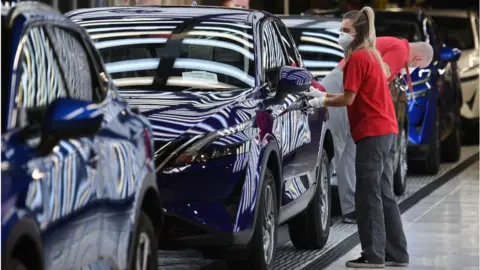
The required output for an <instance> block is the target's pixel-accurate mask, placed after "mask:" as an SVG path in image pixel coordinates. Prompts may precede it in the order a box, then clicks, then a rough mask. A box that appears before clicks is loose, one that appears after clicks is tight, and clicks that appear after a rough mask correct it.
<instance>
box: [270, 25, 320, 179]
mask: <svg viewBox="0 0 480 270" xmlns="http://www.w3.org/2000/svg"><path fill="white" fill-rule="evenodd" d="M275 23H276V26H277V30H278V32H279V36H280V38H281V41H282V43H283V47H284V50H285V53H286V55H287V59H289V61H293V62H294V63H295V65H296V66H298V67H303V61H302V58H301V56H300V53H299V52H298V50H297V47H296V45H295V41H294V40H293V38H292V36H291V34H290V31H289V30H288V29H287V27H286V26H285V24H283V22H280V21H277V22H275ZM326 110H327V109H326V108H318V109H311V110H310V112H309V111H307V110H296V111H294V114H295V121H299V122H301V123H302V125H301V127H302V129H300V130H299V132H300V133H299V134H297V139H298V142H297V144H296V145H295V146H294V149H295V150H294V153H295V156H294V157H293V160H292V163H293V164H295V170H294V172H293V174H296V175H305V174H306V175H308V177H309V178H312V179H310V182H314V181H315V179H313V175H310V174H309V173H310V172H312V171H314V170H315V168H316V165H317V158H318V151H319V148H320V147H321V144H320V142H321V139H322V138H321V136H322V128H323V124H324V122H325V121H326V120H327V114H326ZM306 138H309V139H306ZM288 173H289V170H287V174H288Z"/></svg>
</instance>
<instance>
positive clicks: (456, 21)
mask: <svg viewBox="0 0 480 270" xmlns="http://www.w3.org/2000/svg"><path fill="white" fill-rule="evenodd" d="M433 20H434V22H435V24H436V25H437V28H438V31H439V32H440V35H441V37H442V39H443V41H444V42H445V43H446V44H447V45H448V46H453V47H457V48H459V49H461V50H468V49H474V48H475V45H474V37H473V29H472V28H473V27H472V24H471V22H470V19H469V18H453V17H433Z"/></svg>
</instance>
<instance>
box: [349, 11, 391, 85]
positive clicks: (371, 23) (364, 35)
mask: <svg viewBox="0 0 480 270" xmlns="http://www.w3.org/2000/svg"><path fill="white" fill-rule="evenodd" d="M343 19H349V20H351V21H352V23H353V28H355V32H356V34H355V37H354V40H353V42H352V43H351V44H350V46H349V47H348V48H347V49H346V50H345V61H347V60H348V58H349V57H350V56H351V55H352V53H353V52H355V51H356V50H359V49H365V50H367V51H369V52H371V54H373V56H374V57H375V58H377V61H378V62H379V63H380V65H381V67H382V70H383V72H384V74H385V76H387V77H389V76H390V69H389V68H388V66H387V65H386V64H385V62H383V59H382V57H381V55H380V53H379V52H378V50H377V48H376V47H375V45H376V44H375V41H376V39H377V35H376V31H375V12H374V11H373V9H372V8H371V7H363V8H362V9H361V10H352V11H349V12H347V13H345V15H344V16H343Z"/></svg>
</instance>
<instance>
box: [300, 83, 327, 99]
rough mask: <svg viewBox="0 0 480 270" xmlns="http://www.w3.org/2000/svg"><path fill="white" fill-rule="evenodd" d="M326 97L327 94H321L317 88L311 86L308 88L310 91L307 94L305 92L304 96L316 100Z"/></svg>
mask: <svg viewBox="0 0 480 270" xmlns="http://www.w3.org/2000/svg"><path fill="white" fill-rule="evenodd" d="M326 95H327V93H325V92H321V91H320V90H318V89H317V88H315V87H313V86H310V89H308V92H305V96H307V97H315V98H318V97H325V96H326Z"/></svg>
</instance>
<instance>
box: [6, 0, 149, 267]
mask: <svg viewBox="0 0 480 270" xmlns="http://www.w3.org/2000/svg"><path fill="white" fill-rule="evenodd" d="M2 16H3V15H2ZM7 18H8V20H7V22H9V23H11V24H10V26H11V27H10V30H9V31H8V32H7V33H4V32H2V36H3V37H4V38H6V40H10V41H11V43H10V46H9V47H8V49H9V51H8V53H9V55H11V56H12V58H11V62H10V63H9V64H10V66H11V67H12V69H5V70H8V76H6V77H4V79H6V80H5V81H7V78H8V87H5V88H4V87H3V86H6V84H5V85H3V82H2V89H4V90H10V91H9V93H10V96H9V99H8V100H9V101H10V102H9V103H8V104H9V105H10V106H2V110H3V111H2V113H6V115H7V116H8V117H6V119H7V120H8V122H4V123H2V126H3V125H4V124H5V126H6V128H5V129H3V130H2V131H3V134H2V204H3V206H4V207H3V208H2V247H4V249H2V251H3V252H2V258H3V259H5V258H6V257H4V256H10V255H11V254H10V252H13V250H12V249H13V248H14V246H15V244H17V243H16V242H15V240H12V239H20V238H18V237H19V236H22V235H23V236H25V235H26V234H25V233H27V232H28V230H27V229H18V228H19V226H20V227H22V228H23V227H24V225H23V224H25V223H26V222H24V220H30V221H29V222H27V223H28V224H34V225H32V226H34V227H35V229H36V233H38V235H36V236H32V237H34V238H35V239H37V238H38V239H39V244H38V245H39V247H38V252H39V254H37V255H38V256H40V257H41V258H39V262H38V263H39V264H37V265H36V266H35V267H38V269H41V268H43V267H44V269H70V268H82V267H97V268H99V269H111V268H126V267H127V260H128V258H129V257H130V256H129V252H130V245H131V239H132V232H133V231H134V226H135V221H136V217H137V214H138V209H137V208H138V207H139V201H140V203H141V199H142V198H138V196H141V195H143V194H141V193H140V192H139V191H141V190H142V189H144V185H146V184H145V182H147V181H149V180H148V179H149V178H150V177H152V176H153V177H154V165H153V159H152V158H153V157H152V156H151V153H152V151H153V143H152V142H151V141H150V139H149V137H145V136H146V135H147V136H148V134H151V127H150V125H149V123H148V121H147V119H146V118H145V117H143V116H141V115H137V114H135V113H133V112H132V110H131V109H130V107H129V106H128V105H127V103H126V102H125V101H124V100H122V99H121V98H120V97H119V96H118V94H117V93H116V90H115V88H114V86H113V85H112V84H108V85H106V86H105V88H104V89H102V90H105V92H104V95H105V96H104V97H103V100H99V99H100V98H101V97H96V98H95V99H94V100H96V101H97V103H95V102H94V103H91V104H90V103H89V102H88V101H81V102H83V103H85V104H87V107H86V108H90V111H88V110H83V112H82V113H80V114H78V113H75V114H71V110H70V109H69V108H68V106H67V107H66V109H67V110H64V111H59V113H58V114H57V115H56V116H55V117H56V118H58V119H76V118H79V117H81V118H82V119H83V118H91V117H95V116H97V115H102V116H103V120H102V122H101V126H100V128H99V129H98V131H96V132H95V134H94V135H93V136H79V137H78V138H75V137H73V138H70V139H62V140H60V141H59V142H58V143H57V144H56V145H55V146H54V147H53V148H52V150H49V151H48V152H44V151H43V150H42V151H40V149H42V145H43V144H42V135H41V133H39V134H37V133H31V134H30V133H29V132H27V127H25V126H18V124H17V121H15V119H16V116H18V115H22V114H21V113H19V110H18V106H17V104H16V103H15V102H14V101H15V100H19V99H18V98H17V99H15V98H16V97H17V95H18V91H19V87H18V82H19V81H21V82H22V83H24V84H26V83H27V82H28V80H30V79H29V78H31V77H28V76H29V75H31V74H28V72H27V71H21V68H22V67H21V66H20V65H19V63H24V62H22V61H23V60H22V59H24V58H23V56H20V53H22V51H23V50H21V49H19V50H18V51H17V50H16V48H17V47H21V48H22V47H23V46H29V44H30V43H29V42H30V40H29V38H30V36H28V37H27V38H24V35H32V38H33V37H34V38H39V39H41V40H42V41H41V40H38V41H39V42H40V43H38V46H39V47H36V50H35V51H28V50H30V49H27V48H29V47H25V49H24V50H25V51H26V52H29V53H30V56H31V57H32V62H29V63H30V64H31V66H26V67H23V68H28V70H30V69H32V70H35V68H39V67H37V66H35V64H36V62H35V61H36V59H37V58H35V57H37V55H36V52H42V53H43V56H44V57H46V59H54V58H51V57H58V59H59V60H60V59H62V60H64V61H66V60H67V59H68V58H66V57H67V56H66V55H65V54H64V53H65V51H64V50H65V48H67V50H68V49H70V50H74V49H78V48H79V47H68V46H73V45H72V44H71V43H70V44H68V45H67V43H63V41H62V38H65V37H66V36H60V35H57V34H65V33H67V32H68V33H72V34H73V35H72V37H77V39H76V41H80V42H79V43H78V44H82V43H83V44H82V45H83V46H86V47H83V48H82V50H81V51H76V53H77V57H79V58H81V57H82V54H83V55H86V56H85V57H87V59H88V62H89V63H91V64H92V68H93V70H99V71H101V69H103V64H102V63H101V61H100V60H99V57H98V55H96V52H95V51H94V50H91V49H92V47H89V46H91V45H90V43H89V42H90V41H89V39H88V36H87V35H86V34H85V33H84V32H83V30H82V29H81V28H79V27H78V26H76V25H75V24H73V23H72V22H70V21H69V20H67V19H65V18H64V17H63V16H61V15H60V14H59V13H58V12H57V11H54V10H53V9H51V8H49V7H48V6H45V5H43V4H38V3H19V4H17V5H16V7H15V8H14V9H12V11H11V13H9V15H8V17H7ZM63 31H65V32H63ZM38 33H40V34H41V36H39V35H37V34H38ZM7 35H8V36H7ZM65 35H66V34H65ZM7 37H12V38H7ZM21 40H25V41H26V43H23V41H22V43H20V41H21ZM69 40H73V39H69ZM53 41H57V42H58V43H57V44H55V43H54V42H53ZM52 42H53V43H54V44H55V45H53V46H52ZM24 44H27V45H24ZM82 45H81V46H82ZM62 46H65V47H62ZM17 52H18V55H17V54H16V53H17ZM3 53H4V52H2V55H3ZM22 55H23V54H22ZM49 57H50V58H49ZM44 59H45V58H44ZM13 60H15V61H13ZM49 61H50V60H49ZM49 63H52V62H49ZM59 63H60V62H59ZM79 63H82V64H83V62H77V64H79ZM69 64H70V63H68V62H65V64H64V65H63V64H62V65H58V67H59V68H61V69H62V70H64V72H63V73H57V77H55V79H57V80H59V81H58V82H60V81H64V82H69V80H70V79H71V80H73V82H74V83H75V81H76V80H83V81H85V80H84V79H85V78H83V77H82V76H83V75H84V74H78V73H76V74H75V76H73V77H72V75H71V74H72V73H68V72H71V71H72V70H71V68H72V67H71V66H70V65H69ZM47 71H48V72H50V71H51V70H47ZM73 71H75V69H73ZM22 72H23V73H22ZM2 74H3V73H2ZM21 74H23V75H25V76H23V75H22V76H19V75H21ZM36 74H39V75H38V77H40V78H41V77H42V76H43V74H42V73H36ZM58 74H65V77H63V76H64V75H58ZM87 81H88V80H87ZM76 83H77V84H73V85H70V87H72V88H71V89H69V88H67V89H68V90H66V91H70V90H76V91H78V92H75V93H74V92H69V93H70V94H69V95H74V96H75V97H76V98H79V100H81V99H82V98H81V97H82V96H84V94H87V96H88V93H86V92H87V90H83V89H84V88H83V87H80V88H78V87H79V85H80V86H81V82H78V81H77V82H76ZM42 89H43V91H45V92H42V94H45V95H48V94H52V95H53V98H55V94H54V93H53V91H54V90H53V89H52V88H49V86H48V85H45V86H44V88H42ZM87 89H88V88H87ZM23 91H25V93H27V94H28V92H26V91H27V90H25V89H24V90H23ZM82 91H83V92H82ZM92 91H93V88H92ZM73 93H74V94H73ZM92 95H94V94H92ZM2 97H5V96H4V95H2ZM26 97H27V98H28V97H29V96H26ZM73 100H74V99H69V98H67V99H66V101H65V102H67V101H73ZM85 100H88V99H85ZM57 101H58V99H56V100H55V101H54V102H57ZM75 102H77V101H75ZM27 103H28V102H27V101H25V104H27ZM2 104H6V103H2ZM32 104H33V103H32ZM65 104H70V103H65ZM71 104H74V103H71ZM25 106H30V105H25ZM32 106H35V105H32ZM79 108H82V109H83V107H79ZM42 110H43V109H42ZM41 112H42V111H38V113H41ZM89 113H90V114H91V115H88V114H89ZM46 115H48V114H46ZM29 117H30V116H29ZM2 121H3V119H2ZM45 123H47V122H45ZM32 125H33V124H32ZM33 130H35V129H33ZM149 185H150V186H151V183H149ZM151 187H152V188H154V189H157V187H156V186H151ZM140 205H141V204H140ZM112 220H114V222H112ZM112 224H113V225H112ZM12 232H15V233H12ZM30 256H32V258H31V260H32V261H34V260H36V258H34V254H30ZM24 263H26V262H24ZM42 265H43V266H42Z"/></svg>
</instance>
